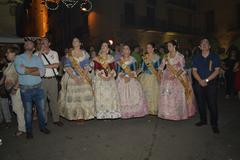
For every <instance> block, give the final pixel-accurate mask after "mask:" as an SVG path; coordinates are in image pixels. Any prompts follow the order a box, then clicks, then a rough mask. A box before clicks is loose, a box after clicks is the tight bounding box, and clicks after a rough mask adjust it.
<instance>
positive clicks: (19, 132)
mask: <svg viewBox="0 0 240 160" xmlns="http://www.w3.org/2000/svg"><path fill="white" fill-rule="evenodd" d="M24 133H25V132H23V131H19V130H17V131H16V132H15V136H16V137H19V136H22V135H23V134H24Z"/></svg>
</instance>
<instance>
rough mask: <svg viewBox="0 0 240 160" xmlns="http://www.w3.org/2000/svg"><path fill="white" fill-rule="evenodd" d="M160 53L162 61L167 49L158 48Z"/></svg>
mask: <svg viewBox="0 0 240 160" xmlns="http://www.w3.org/2000/svg"><path fill="white" fill-rule="evenodd" d="M158 53H159V56H160V59H161V60H162V59H163V57H164V56H165V48H164V47H163V46H160V47H159V48H158Z"/></svg>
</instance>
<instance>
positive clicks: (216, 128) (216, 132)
mask: <svg viewBox="0 0 240 160" xmlns="http://www.w3.org/2000/svg"><path fill="white" fill-rule="evenodd" d="M212 131H213V133H214V134H219V133H220V131H219V129H218V127H212Z"/></svg>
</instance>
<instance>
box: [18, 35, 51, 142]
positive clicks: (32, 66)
mask: <svg viewBox="0 0 240 160" xmlns="http://www.w3.org/2000/svg"><path fill="white" fill-rule="evenodd" d="M24 48H25V52H24V53H23V54H21V55H18V56H17V57H16V59H15V61H14V65H15V69H16V71H17V73H18V82H19V86H20V94H21V99H22V103H23V107H24V117H25V123H26V137H27V139H31V138H33V132H32V108H33V103H34V104H35V105H36V109H37V114H38V121H39V127H40V131H41V132H43V133H44V134H49V133H50V131H49V130H48V129H47V128H46V124H45V122H46V119H45V110H44V90H43V88H42V79H41V77H43V76H44V75H45V67H44V64H43V62H42V60H41V58H40V57H38V56H36V55H34V54H33V52H34V50H35V48H34V42H33V41H32V40H31V39H26V40H25V43H24Z"/></svg>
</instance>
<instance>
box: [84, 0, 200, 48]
mask: <svg viewBox="0 0 240 160" xmlns="http://www.w3.org/2000/svg"><path fill="white" fill-rule="evenodd" d="M166 2H167V1H165V0H156V4H155V5H151V4H149V3H147V0H101V1H93V11H92V12H91V13H89V17H88V19H89V24H88V25H89V31H90V36H91V41H92V42H93V43H95V42H97V41H100V40H108V39H113V40H114V41H115V42H120V41H137V42H139V44H140V45H142V46H145V45H146V43H148V42H150V41H151V42H157V43H163V42H166V41H167V40H170V39H179V40H180V41H181V40H182V41H184V42H183V43H186V42H187V41H188V40H189V42H191V41H192V39H194V38H195V36H194V34H192V33H191V31H198V32H201V31H202V29H201V28H200V29H199V30H197V28H196V27H199V26H198V25H196V23H195V22H194V20H195V19H196V15H197V13H198V12H197V10H196V9H191V8H185V7H181V6H178V5H175V4H171V3H166ZM103 3H104V5H103ZM125 3H133V4H134V8H135V21H137V22H136V24H135V25H128V24H125V23H124V15H125V8H124V5H125ZM147 7H152V8H155V20H154V21H155V26H153V27H152V26H150V25H148V24H146V23H145V24H144V21H145V20H146V19H147V17H146V16H147ZM142 21H143V22H142ZM194 27H195V28H194ZM177 32H186V33H187V32H189V33H187V34H179V33H177ZM184 39H187V41H186V40H184Z"/></svg>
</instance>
